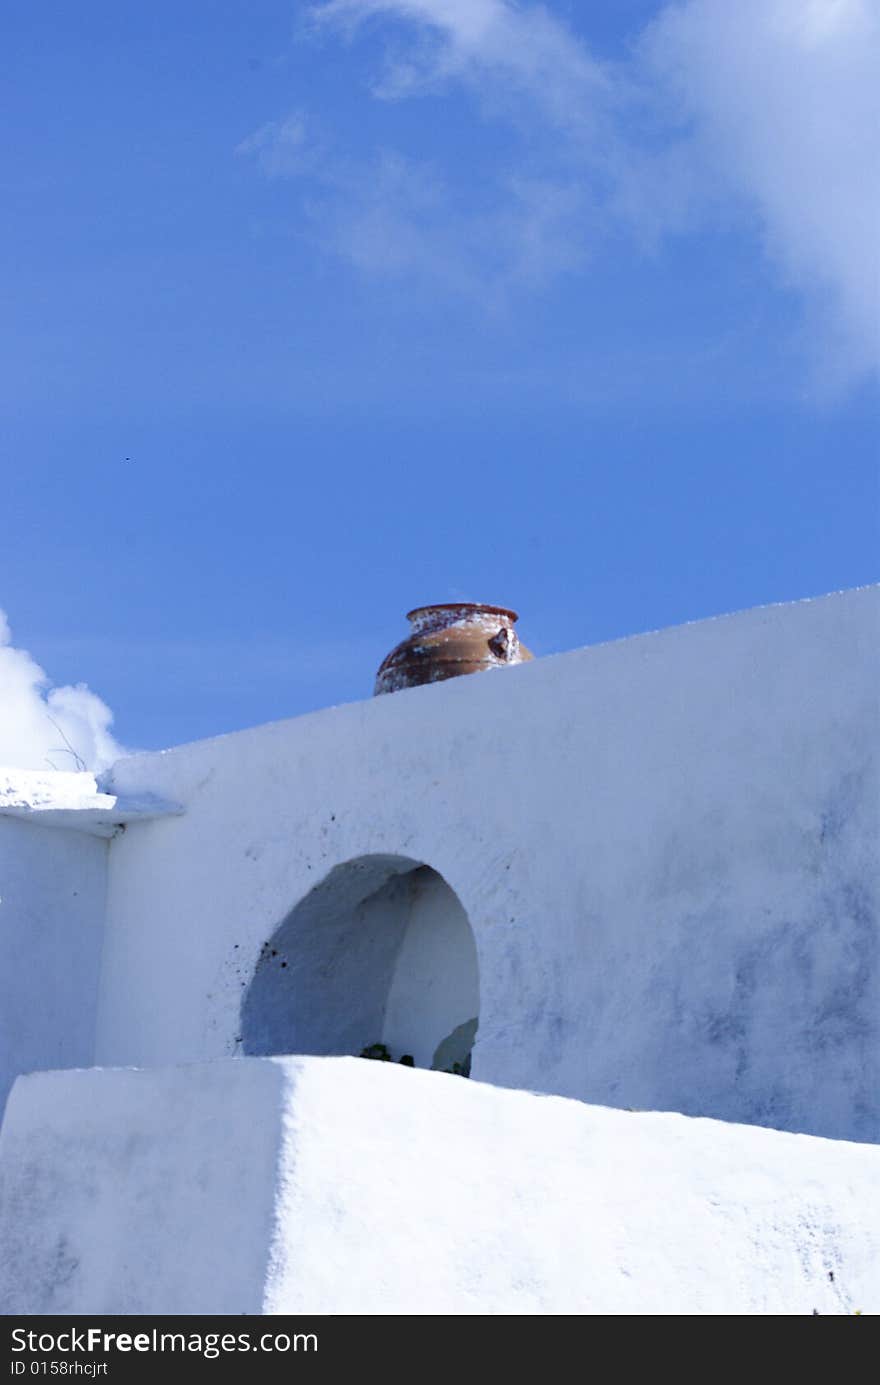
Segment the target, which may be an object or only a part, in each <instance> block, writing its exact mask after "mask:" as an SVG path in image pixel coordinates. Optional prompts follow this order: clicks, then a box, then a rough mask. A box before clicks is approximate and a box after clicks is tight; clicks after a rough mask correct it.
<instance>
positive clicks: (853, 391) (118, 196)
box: [0, 0, 880, 767]
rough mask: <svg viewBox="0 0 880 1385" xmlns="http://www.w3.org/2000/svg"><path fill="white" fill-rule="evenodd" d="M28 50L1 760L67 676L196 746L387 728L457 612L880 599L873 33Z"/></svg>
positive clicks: (603, 623)
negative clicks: (418, 612)
mask: <svg viewBox="0 0 880 1385" xmlns="http://www.w3.org/2000/svg"><path fill="white" fill-rule="evenodd" d="M2 28H3V30H4V31H5V32H4V34H3V45H2V47H3V53H4V57H3V66H4V69H5V70H4V84H3V86H4V94H3V96H2V102H3V108H4V109H3V117H4V120H3V123H4V129H5V135H6V138H5V140H4V141H3V150H2V182H3V205H4V215H3V218H2V225H0V237H2V261H3V265H4V271H5V272H4V275H3V311H2V316H0V333H2V337H0V340H2V354H3V370H2V375H0V380H2V391H3V407H2V424H0V445H2V466H3V490H2V494H3V513H4V523H3V530H2V533H3V544H2V550H0V606H2V608H3V609H4V610H5V611H6V614H7V616H8V619H9V623H10V625H11V627H12V634H11V642H10V643H9V644H8V645H7V646H6V648H5V650H0V654H4V655H5V660H6V662H5V664H3V662H2V660H0V688H3V687H4V686H5V687H6V688H7V697H6V704H7V710H6V713H5V729H4V730H0V758H3V756H4V755H5V758H6V759H7V760H8V761H9V760H11V761H12V762H24V761H23V759H22V757H24V758H28V759H29V762H32V763H34V764H39V763H42V762H43V761H44V760H45V750H46V747H45V746H44V745H43V744H42V742H41V740H40V735H41V733H40V732H39V730H38V729H34V728H35V727H36V725H37V722H38V721H39V718H40V715H41V714H42V711H43V710H44V709H45V706H46V704H45V702H44V700H43V698H44V694H45V689H44V690H43V692H42V693H41V691H40V689H39V687H38V686H37V684H38V681H39V680H38V675H37V674H36V673H34V663H33V661H34V660H35V661H37V663H38V664H39V665H40V666H41V667H42V668H43V669H44V670H45V671H46V675H47V676H48V678H49V679H51V681H52V682H53V683H55V684H79V683H86V684H88V686H89V687H90V688H91V689H93V690H94V692H95V694H98V695H99V696H100V697H101V698H102V699H104V700H105V701H106V702H107V703H108V704H109V705H110V707H112V709H113V712H114V714H115V725H114V730H115V734H116V735H117V737H118V738H119V740H120V741H121V742H122V743H123V744H125V745H128V746H137V747H160V746H163V745H168V744H174V743H176V742H180V741H183V740H188V739H192V738H195V737H198V736H205V735H211V734H215V733H219V732H222V731H226V730H233V729H236V728H238V727H242V726H246V725H251V724H254V723H258V722H261V721H265V720H268V719H272V718H277V717H283V716H288V715H295V714H297V713H299V712H302V711H305V710H308V709H311V708H314V707H320V706H325V705H327V704H330V703H334V702H339V701H346V700H351V699H354V698H358V697H363V696H368V695H369V693H370V691H371V687H372V678H373V674H374V671H375V668H376V666H377V664H378V663H379V661H380V659H381V658H382V656H383V655H384V654H385V653H386V652H387V650H388V649H389V648H390V647H391V646H392V645H393V644H394V643H396V642H397V640H398V639H400V638H402V637H403V636H404V634H405V621H404V619H403V616H404V612H405V611H406V610H407V609H408V608H409V607H410V606H414V605H418V604H422V603H426V602H430V601H439V600H446V599H459V600H486V601H489V602H494V603H500V604H505V605H512V606H515V607H516V608H517V609H518V610H519V611H520V613H521V622H520V632H521V634H522V636H523V638H524V640H525V641H526V642H527V643H528V644H529V645H530V646H531V647H532V648H533V649H534V650H535V652H536V653H538V654H547V653H552V652H556V651H559V650H564V649H570V648H574V647H577V646H580V645H584V644H588V643H592V642H595V641H599V640H607V639H613V638H617V637H619V636H623V635H628V634H632V633H635V632H637V631H641V630H646V629H652V628H657V627H660V626H665V625H670V624H675V623H678V622H681V621H687V620H693V619H697V618H700V617H704V616H711V615H714V614H719V613H722V612H727V611H732V610H737V609H741V608H744V607H749V606H753V605H757V604H761V603H766V602H774V601H786V600H791V599H795V598H799V597H806V596H812V595H816V594H819V593H823V592H826V591H830V590H834V589H838V588H842V587H849V586H855V585H859V584H862V583H865V582H870V581H874V580H876V578H877V551H878V532H880V525H878V407H877V406H878V356H880V351H878V341H877V311H878V305H877V288H876V283H877V244H878V230H880V214H878V198H877V167H878V163H880V160H878V157H877V150H876V139H877V137H876V129H877V114H878V112H877V95H876V90H875V88H876V86H877V83H876V64H877V61H878V57H877V40H878V29H880V20H878V14H877V11H876V9H875V8H874V6H873V5H872V4H870V3H869V0H741V3H738V4H737V5H735V6H733V5H730V4H729V0H685V3H683V4H678V5H670V4H660V3H657V2H656V0H652V2H651V3H648V0H596V2H595V3H591V4H586V3H583V4H574V3H549V4H546V5H544V6H535V5H532V4H529V3H525V0H523V3H522V4H518V5H514V4H512V3H505V0H387V3H386V0H336V2H335V3H330V4H323V5H317V6H314V5H305V4H300V5H297V4H291V3H289V0H284V2H282V0H250V3H248V4H247V5H243V4H241V3H240V0H235V3H232V2H231V0H219V2H218V0H212V3H210V4H208V3H204V2H202V3H193V4H190V5H186V6H181V5H179V4H171V3H167V2H166V0H151V4H150V5H149V6H135V5H128V4H124V5H120V4H119V3H118V0H114V3H109V0H107V2H105V0H90V3H89V4H88V5H85V6H73V5H70V4H69V3H60V2H59V0H48V2H44V0H40V3H34V0H8V3H7V5H6V6H5V7H4V18H3V21H2ZM25 650H27V651H30V655H31V656H32V659H30V660H29V659H28V658H27V656H26V655H25V654H24V653H23V651H25ZM4 668H5V670H6V671H5V674H4ZM4 678H5V680H6V681H5V683H4ZM25 685H26V687H25ZM10 688H11V689H13V692H14V693H15V696H13V695H12V693H10V692H9V689H10ZM26 694H27V695H26ZM29 698H30V701H29V700H28V699H29ZM82 698H85V699H86V702H83V701H82ZM82 698H81V700H80V704H79V705H78V706H76V705H74V704H75V699H74V698H73V697H72V695H71V696H69V697H68V698H67V702H66V703H65V701H64V698H63V697H62V698H61V700H60V701H59V700H58V699H56V702H55V704H54V706H55V717H54V719H58V718H59V717H61V718H62V719H63V718H64V717H67V716H68V714H69V717H70V720H68V721H64V725H65V727H66V728H67V731H69V733H70V735H71V736H72V737H73V739H74V741H76V738H77V735H78V734H79V733H80V731H82V728H83V725H84V723H88V722H89V718H90V715H91V713H90V712H89V706H88V705H87V694H82ZM33 699H36V702H34V701H33ZM13 705H14V706H16V707H26V708H27V711H28V716H29V718H30V719H29V721H28V730H27V732H26V733H25V732H24V731H23V730H22V727H21V725H20V724H18V723H17V721H16V716H17V714H13V713H12V712H10V711H9V708H10V707H11V706H13ZM95 705H97V704H95ZM35 718H36V720H35ZM77 718H79V720H78V719H77ZM98 719H99V720H100V717H99V718H98ZM82 733H83V736H84V739H83V741H82V742H81V743H80V744H81V745H82V747H83V749H82V754H83V757H84V758H85V759H87V760H94V759H95V758H96V757H95V754H94V753H93V750H94V747H93V746H92V745H91V743H89V744H88V746H87V744H86V743H87V742H88V735H87V734H86V732H85V731H82ZM47 734H49V735H50V737H53V736H54V735H55V733H54V731H53V730H51V729H50V731H49V732H48V733H47ZM56 739H57V738H56ZM23 746H26V749H22V747H23ZM16 756H17V757H18V761H16ZM97 758H98V759H100V755H98V756H97ZM53 762H54V761H53ZM57 763H58V766H59V767H67V764H66V763H64V762H63V761H60V760H59V761H57Z"/></svg>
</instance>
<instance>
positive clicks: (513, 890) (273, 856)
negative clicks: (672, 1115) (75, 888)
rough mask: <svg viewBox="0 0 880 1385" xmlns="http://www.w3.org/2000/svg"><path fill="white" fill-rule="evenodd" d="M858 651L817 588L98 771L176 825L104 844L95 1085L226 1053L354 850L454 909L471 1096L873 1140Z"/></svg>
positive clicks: (864, 688) (844, 621) (866, 807)
mask: <svg viewBox="0 0 880 1385" xmlns="http://www.w3.org/2000/svg"><path fill="white" fill-rule="evenodd" d="M878 634H880V616H878V589H876V588H873V589H867V590H861V591H855V592H847V593H842V594H839V595H835V596H830V597H826V598H823V599H821V600H817V601H810V602H801V603H797V604H794V605H790V606H779V607H769V608H766V609H761V610H757V611H751V612H746V613H745V614H742V615H737V616H731V617H726V618H723V619H718V620H712V621H704V622H700V623H698V624H695V625H689V626H684V627H680V628H677V629H673V630H667V631H663V632H661V633H659V634H653V635H645V636H640V637H638V638H635V639H630V640H625V641H621V642H619V643H616V644H611V645H605V646H600V647H597V648H591V649H584V650H579V651H576V652H574V653H572V654H566V655H562V656H559V657H557V658H552V659H544V660H538V661H536V662H535V663H533V664H529V665H524V666H521V667H518V668H511V669H507V670H504V671H501V672H497V673H491V674H485V675H480V676H475V677H470V678H462V679H456V680H452V681H451V682H446V683H443V684H436V685H433V686H431V687H425V688H416V689H412V690H409V691H406V692H401V693H397V694H394V695H393V696H388V697H382V698H378V699H376V700H375V701H368V702H364V703H359V704H356V705H352V706H346V707H340V708H336V709H331V710H328V711H326V712H321V713H317V714H315V715H311V716H306V717H301V718H298V719H296V720H293V721H288V722H281V723H277V724H275V725H270V726H264V727H260V728H258V729H256V730H254V731H248V732H242V733H240V734H237V735H234V736H229V737H225V738H221V739H219V740H215V741H206V742H201V743H198V744H195V745H191V746H184V747H181V748H179V749H176V750H173V751H170V752H167V753H165V754H162V755H153V756H139V757H134V758H131V759H128V760H125V761H122V762H120V764H119V765H118V766H117V767H116V769H115V775H114V781H115V788H116V791H117V792H123V793H140V792H147V791H149V792H153V793H155V794H157V795H159V796H160V797H162V798H164V799H168V800H173V801H177V802H180V803H182V804H183V806H184V807H185V809H186V813H185V816H183V817H181V818H179V819H174V820H171V819H169V820H165V821H159V822H155V823H149V824H144V825H133V826H131V827H129V829H128V830H127V831H126V833H125V835H124V836H123V837H121V838H119V839H117V840H115V841H114V842H113V843H112V845H111V859H110V875H109V924H108V937H107V946H106V955H105V967H104V976H103V982H102V992H101V1002H100V1016H99V1035H98V1055H99V1061H101V1062H104V1063H111V1064H117V1063H146V1064H163V1063H174V1062H179V1061H181V1060H190V1059H206V1058H214V1057H220V1056H223V1055H229V1054H234V1053H236V1052H238V1051H240V1041H241V1019H240V1009H241V1002H242V996H243V995H244V994H245V993H246V991H247V987H248V984H249V982H250V980H251V977H252V976H253V973H254V969H255V967H256V964H257V960H258V958H259V955H260V950H261V948H262V946H263V944H264V943H265V942H266V941H267V940H268V939H270V938H271V937H272V936H273V934H274V933H275V931H276V930H277V928H278V927H279V925H280V924H281V922H282V921H283V920H284V919H285V918H286V917H287V916H288V915H289V913H290V911H291V909H292V908H293V907H294V906H295V905H296V904H297V903H298V902H299V901H301V900H303V898H304V897H305V896H306V895H307V894H308V893H309V891H310V890H311V889H312V888H313V886H314V885H315V884H316V883H317V882H319V881H321V880H323V879H325V878H326V877H327V875H328V873H329V872H330V871H331V870H332V869H333V868H334V867H335V866H337V865H339V864H340V863H343V862H346V861H349V860H352V859H353V858H357V857H363V856H365V855H369V854H371V853H375V854H378V855H380V856H399V857H405V858H407V859H409V860H412V861H414V862H424V863H427V864H428V865H429V866H431V867H433V868H434V870H436V871H438V872H439V873H440V874H441V875H442V876H443V878H444V879H445V880H446V881H447V882H448V884H449V885H450V886H451V887H452V889H453V890H454V891H455V893H456V894H457V895H458V898H459V899H460V900H461V902H462V904H463V906H464V908H465V910H466V912H467V915H468V918H469V920H470V924H471V927H472V928H473V931H474V935H475V938H476V945H477V951H478V956H479V966H480V977H479V987H480V1028H479V1032H478V1035H477V1042H476V1047H475V1050H474V1060H473V1075H474V1076H475V1077H477V1078H481V1079H484V1080H486V1081H489V1082H493V1083H500V1084H505V1085H510V1086H519V1087H533V1088H537V1089H540V1090H544V1091H551V1092H557V1093H561V1094H565V1095H572V1096H576V1097H579V1098H581V1099H584V1100H589V1101H596V1102H602V1103H607V1104H610V1105H615V1106H624V1107H638V1108H653V1109H656V1108H662V1109H672V1110H679V1111H684V1112H687V1113H692V1114H704V1115H711V1116H717V1117H721V1118H724V1119H728V1120H741V1121H748V1122H753V1123H757V1124H765V1125H771V1126H776V1127H780V1128H783V1129H790V1130H805V1131H811V1132H813V1133H817V1134H825V1135H834V1136H842V1137H846V1138H851V1139H863V1140H875V1139H878V1138H880V1110H878V1103H880V1064H878V1050H880V1043H878V1015H880V967H878V936H877V895H878V863H877V852H876V842H877V807H878V777H877V749H878V745H880V727H878V696H877V688H878V683H880V677H878V649H880V641H878ZM304 1003H305V1002H304V1001H303V998H302V997H301V996H300V995H297V994H296V993H295V991H294V990H293V989H292V990H291V1005H292V1006H301V1005H302V1004H304ZM308 1004H309V1005H311V1006H313V1007H315V1008H319V1007H320V1006H321V1005H322V995H321V993H320V987H318V988H317V990H316V992H315V994H313V996H312V997H311V999H310V1000H309V1001H308ZM325 1019H326V1023H327V1025H328V1026H329V1028H330V1029H331V1030H332V1029H333V1027H334V1025H336V1026H338V1028H339V1029H340V1030H341V1029H342V1028H343V1027H344V1025H345V1023H346V1015H345V1014H342V1013H340V1014H339V1015H338V1016H336V1017H335V1018H334V1015H333V1009H332V1006H331V1007H330V1008H329V1009H328V1010H327V1011H326V1014H325ZM377 1037H378V1035H377Z"/></svg>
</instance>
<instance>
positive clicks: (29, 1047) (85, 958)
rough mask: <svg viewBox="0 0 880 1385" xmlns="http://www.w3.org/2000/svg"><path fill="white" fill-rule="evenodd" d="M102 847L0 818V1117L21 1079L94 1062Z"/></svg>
mask: <svg viewBox="0 0 880 1385" xmlns="http://www.w3.org/2000/svg"><path fill="white" fill-rule="evenodd" d="M106 866H107V842H106V841H104V840H102V839H100V838H98V837H92V836H84V835H82V834H81V833H79V832H70V831H65V830H63V829H59V828H53V829H52V830H46V829H45V828H42V827H37V826H35V825H34V824H33V823H31V822H20V821H17V820H16V819H15V818H2V817H0V948H2V956H3V966H2V969H0V1114H2V1110H3V1105H4V1103H5V1101H6V1096H7V1093H8V1091H9V1088H10V1087H11V1085H12V1083H13V1082H14V1081H15V1079H16V1077H17V1076H18V1075H19V1073H21V1072H33V1071H36V1070H38V1069H41V1068H62V1067H77V1066H82V1065H83V1064H88V1063H91V1062H93V1061H94V1052H95V1014H96V1009H97V1001H98V978H99V973H100V965H101V945H102V941H103V930H104V908H105V896H106V884H107V877H106Z"/></svg>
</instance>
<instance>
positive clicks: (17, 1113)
mask: <svg viewBox="0 0 880 1385" xmlns="http://www.w3.org/2000/svg"><path fill="white" fill-rule="evenodd" d="M0 1194H2V1198H0V1205H2V1207H3V1209H4V1210H3V1217H4V1221H3V1225H2V1232H0V1240H2V1244H0V1311H3V1312H4V1313H7V1314H10V1313H28V1314H31V1313H34V1314H50V1313H60V1314H96V1313H116V1314H133V1313H147V1314H160V1313H176V1314H190V1313H210V1314H220V1313H239V1314H242V1313H243V1314H260V1313H316V1314H422V1313H428V1314H812V1313H813V1312H819V1313H820V1314H828V1313H837V1314H840V1313H843V1314H851V1313H856V1312H863V1313H876V1312H878V1311H880V1148H878V1147H877V1146H869V1145H858V1144H852V1143H848V1142H845V1141H834V1140H825V1139H818V1138H815V1137H812V1136H805V1135H793V1134H788V1133H780V1132H777V1131H772V1130H766V1129H760V1128H755V1127H750V1126H744V1125H733V1124H726V1123H723V1122H719V1121H711V1120H704V1119H689V1118H687V1117H684V1116H679V1115H672V1114H659V1113H647V1112H626V1111H616V1110H609V1109H606V1108H603V1107H596V1106H587V1105H584V1104H582V1103H580V1102H577V1101H572V1100H567V1099H564V1098H561V1097H548V1096H537V1095H534V1094H532V1093H530V1092H523V1091H515V1090H509V1089H508V1090H505V1089H501V1088H495V1087H491V1086H486V1085H484V1084H481V1083H477V1082H468V1081H466V1080H464V1079H462V1078H459V1077H453V1076H445V1075H443V1074H439V1073H427V1072H420V1071H414V1070H412V1069H407V1068H401V1067H398V1066H395V1065H391V1064H385V1063H378V1062H364V1061H362V1060H359V1059H356V1058H283V1059H282V1058H243V1059H231V1060H227V1061H218V1062H214V1063H202V1064H196V1065H192V1066H187V1067H180V1068H163V1069H152V1070H133V1069H92V1070H87V1071H69V1072H54V1073H43V1074H39V1075H36V1076H32V1077H26V1078H21V1079H20V1080H19V1082H18V1083H17V1084H16V1087H15V1089H14V1091H13V1094H12V1096H11V1098H10V1102H9V1107H8V1110H7V1115H6V1120H5V1124H4V1126H3V1131H2V1135H0Z"/></svg>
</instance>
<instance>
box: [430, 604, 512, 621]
mask: <svg viewBox="0 0 880 1385" xmlns="http://www.w3.org/2000/svg"><path fill="white" fill-rule="evenodd" d="M433 611H438V612H439V611H456V612H459V613H460V614H461V615H466V614H474V613H475V612H480V613H481V614H485V615H489V616H506V617H507V619H508V620H509V621H510V623H511V625H513V624H514V623H515V622H516V621H517V620H519V615H518V614H517V612H516V611H511V610H510V609H509V608H508V607H507V606H487V605H486V604H485V602H482V601H438V602H436V603H435V604H434V605H431V606H414V607H413V609H412V610H411V611H407V613H406V618H407V620H414V619H415V618H416V617H417V616H425V615H429V614H430V613H431V612H433Z"/></svg>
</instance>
